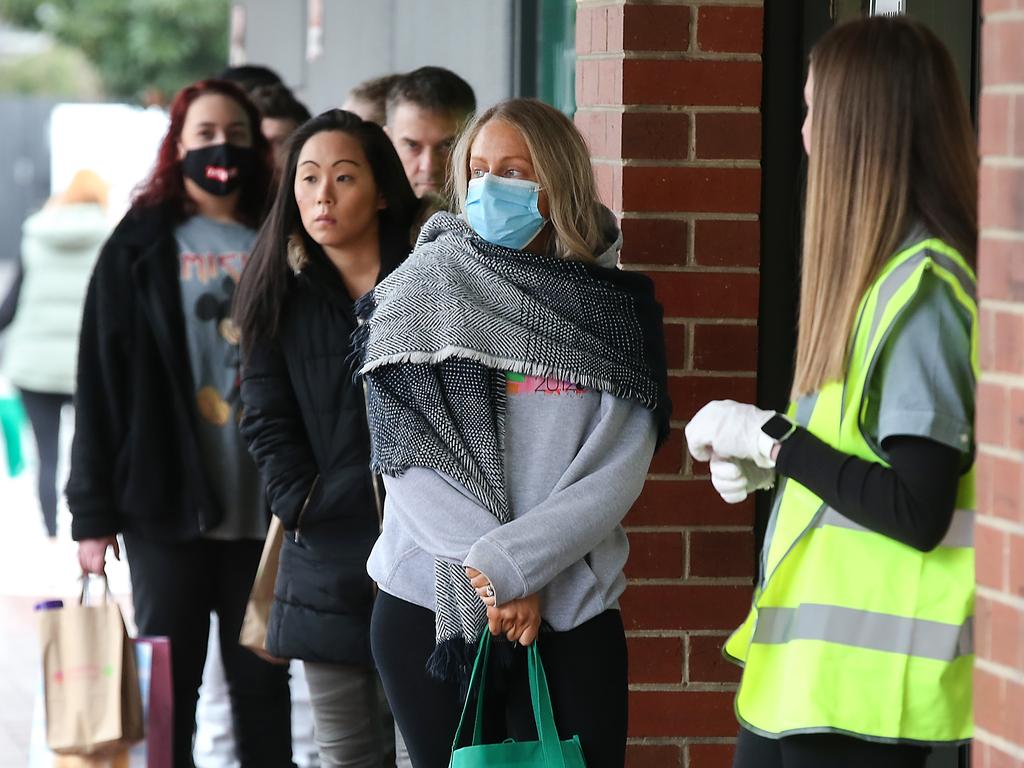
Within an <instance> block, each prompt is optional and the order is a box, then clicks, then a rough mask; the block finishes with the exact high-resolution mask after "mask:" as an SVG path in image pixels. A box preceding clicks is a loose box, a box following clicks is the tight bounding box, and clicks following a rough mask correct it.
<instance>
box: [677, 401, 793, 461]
mask: <svg viewBox="0 0 1024 768" xmlns="http://www.w3.org/2000/svg"><path fill="white" fill-rule="evenodd" d="M774 415H775V412H774V411H762V410H761V409H760V408H756V407H754V406H753V405H747V404H746V403H737V402H735V401H733V400H712V401H711V402H710V403H708V404H707V405H705V406H704V407H703V408H701V409H700V410H699V411H697V414H696V415H695V416H694V417H693V418H692V419H691V420H690V423H689V424H687V425H686V444H687V445H688V446H689V448H690V454H691V455H692V456H693V458H695V459H696V460H697V461H709V460H710V459H711V455H712V454H714V455H716V456H720V457H721V458H723V459H749V460H750V461H752V462H754V463H755V464H757V466H759V467H764V468H765V469H771V468H772V467H774V466H775V462H774V461H772V449H773V448H774V447H775V441H774V440H773V439H772V438H771V437H769V436H768V435H766V434H765V433H764V432H762V431H761V427H762V426H763V425H764V423H765V422H766V421H768V419H770V418H771V417H772V416H774Z"/></svg>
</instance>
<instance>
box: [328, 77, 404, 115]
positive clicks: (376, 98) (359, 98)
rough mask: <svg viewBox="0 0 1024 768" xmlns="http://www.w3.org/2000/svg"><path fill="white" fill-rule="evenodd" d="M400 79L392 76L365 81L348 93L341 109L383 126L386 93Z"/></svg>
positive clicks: (385, 112)
mask: <svg viewBox="0 0 1024 768" xmlns="http://www.w3.org/2000/svg"><path fill="white" fill-rule="evenodd" d="M401 78H402V75H399V74H393V75H384V76H383V77H375V78H373V79H372V80H365V81H363V82H361V83H360V84H359V85H357V86H356V87H355V88H353V89H352V90H351V91H349V92H348V97H347V98H346V99H345V103H344V104H342V105H341V108H342V109H344V110H346V111H348V112H355V113H356V114H357V115H359V116H360V117H361V118H363V120H368V121H369V122H371V123H376V124H377V125H380V126H383V125H384V123H385V121H386V120H387V116H388V111H387V109H388V93H389V92H390V91H391V88H392V86H394V84H395V83H397V82H398V81H399V80H400V79H401Z"/></svg>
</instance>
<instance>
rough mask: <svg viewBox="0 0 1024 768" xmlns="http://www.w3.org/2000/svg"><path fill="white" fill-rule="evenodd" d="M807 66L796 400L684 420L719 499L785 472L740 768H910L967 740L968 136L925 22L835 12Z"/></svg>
mask: <svg viewBox="0 0 1024 768" xmlns="http://www.w3.org/2000/svg"><path fill="white" fill-rule="evenodd" d="M810 63H811V66H810V71H809V74H808V77H807V85H806V88H805V98H806V101H807V109H808V112H807V120H806V122H805V124H804V130H803V139H804V146H805V148H806V150H807V152H808V155H809V158H810V160H809V170H808V186H807V209H806V221H805V226H804V239H803V277H802V289H801V308H800V320H799V343H798V345H797V353H796V372H795V380H794V383H793V389H792V403H791V405H790V407H789V409H788V411H787V413H786V415H781V414H776V413H773V412H769V411H763V410H760V409H758V408H756V407H754V406H752V405H746V404H741V403H735V402H732V401H715V402H712V403H708V404H707V405H706V406H704V408H703V409H701V410H700V412H699V413H697V415H696V416H695V417H694V418H693V420H692V421H691V422H690V423H689V425H688V426H687V429H686V437H687V441H688V444H689V448H690V452H691V453H692V454H693V456H694V457H695V458H696V459H698V460H702V461H707V460H709V459H710V467H711V479H712V482H713V483H714V485H715V488H716V489H717V490H718V492H719V493H720V494H721V496H722V498H723V499H725V500H726V501H727V502H733V503H735V502H739V501H741V500H743V499H744V498H745V497H746V496H747V494H749V493H750V492H752V491H754V490H757V489H766V488H769V487H771V486H772V485H774V486H775V497H774V505H773V509H772V514H771V518H770V522H769V524H768V529H767V533H766V537H765V543H764V549H763V551H762V555H761V567H760V574H761V575H760V579H759V583H758V584H757V586H756V589H755V592H754V600H753V606H752V608H751V611H750V614H749V616H748V617H747V620H746V621H745V622H744V623H743V625H742V626H741V627H740V628H739V629H738V630H736V632H735V633H734V634H733V635H732V636H731V637H730V638H729V640H728V641H727V642H726V645H725V654H726V656H727V657H729V658H730V659H732V660H735V661H736V662H738V663H739V664H741V665H743V667H744V671H743V679H742V683H741V685H740V690H739V692H738V694H737V697H736V713H737V717H738V719H739V721H740V724H741V726H742V727H741V729H740V736H739V739H738V743H737V752H736V762H735V766H736V768H753V767H754V766H756V767H757V768H773V766H782V767H784V768H804V767H805V766H806V767H807V768H810V767H811V766H813V767H814V768H832V767H834V766H858V767H860V766H871V768H885V767H886V766H900V767H901V768H902V767H904V766H923V765H924V764H925V761H926V759H927V756H928V753H929V752H930V750H931V748H932V747H933V746H936V745H951V744H956V743H960V742H964V741H966V740H968V739H969V738H970V736H971V667H972V662H973V650H972V645H971V637H972V632H971V629H972V616H973V613H974V549H973V542H972V537H971V532H972V524H973V510H974V468H973V458H974V438H973V429H972V423H973V414H974V388H975V380H976V378H977V364H978V343H977V316H978V309H977V302H976V298H975V277H974V271H973V263H974V251H975V240H976V236H977V223H976V219H975V195H976V173H977V171H976V163H977V161H976V153H975V148H974V138H973V134H972V131H971V126H970V122H969V119H968V115H967V109H966V105H965V103H964V100H963V97H962V96H961V91H960V87H959V84H958V83H957V78H956V73H955V71H954V67H953V63H952V61H951V60H950V57H949V54H948V52H947V51H946V50H945V48H944V47H943V45H942V44H941V43H940V42H939V40H938V39H937V38H936V37H935V36H934V35H933V34H932V33H931V32H929V31H928V30H927V29H925V28H924V27H923V26H921V25H920V24H917V23H915V22H912V21H908V20H906V19H891V18H872V19H868V20H863V21H857V22H852V23H849V24H846V25H843V26H840V27H837V28H835V29H834V30H832V31H831V32H830V33H829V34H827V35H826V36H825V37H824V38H823V39H822V40H821V42H820V43H819V44H818V45H817V46H816V47H815V49H814V50H813V52H812V54H811V62H810Z"/></svg>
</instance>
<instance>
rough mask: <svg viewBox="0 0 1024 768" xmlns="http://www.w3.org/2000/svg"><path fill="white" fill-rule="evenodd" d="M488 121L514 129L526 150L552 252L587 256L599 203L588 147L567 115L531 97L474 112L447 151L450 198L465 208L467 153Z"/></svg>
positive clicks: (594, 247)
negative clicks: (545, 211)
mask: <svg viewBox="0 0 1024 768" xmlns="http://www.w3.org/2000/svg"><path fill="white" fill-rule="evenodd" d="M491 120H503V121H505V122H506V123H508V124H509V125H511V126H513V127H514V128H516V129H518V130H519V132H520V133H521V134H522V135H523V139H524V140H525V141H526V147H527V149H529V150H530V159H531V161H532V162H533V169H534V171H536V173H537V180H538V181H539V182H540V185H541V187H543V188H544V190H545V191H546V192H547V194H548V206H549V208H550V209H551V225H552V228H553V229H554V237H552V238H551V242H550V245H549V248H550V250H551V251H552V254H553V255H555V256H558V257H560V258H563V259H579V260H581V261H588V260H590V259H593V258H594V254H595V252H596V251H598V250H599V248H600V247H601V244H602V237H603V233H602V231H601V216H602V212H603V207H602V205H601V201H600V198H599V197H598V195H597V184H596V183H595V181H594V169H593V167H592V166H591V164H590V151H589V150H588V149H587V145H586V142H584V140H583V137H582V136H581V135H580V132H579V130H578V129H577V128H576V126H575V125H574V124H573V122H572V120H570V119H569V118H567V117H566V116H565V115H563V114H562V113H561V112H559V111H558V110H557V109H555V108H554V107H552V106H549V105H547V104H545V103H544V102H542V101H537V100H536V99H508V100H507V101H502V102H500V103H499V104H496V105H494V106H493V107H491V108H490V109H488V110H487V111H486V112H484V113H482V114H480V115H479V116H477V117H476V118H475V119H474V120H473V121H472V122H471V123H470V124H469V125H468V126H466V129H465V130H464V131H463V133H462V135H461V136H460V137H459V140H458V143H457V144H456V145H455V149H454V150H452V168H451V179H450V186H451V195H450V197H451V199H453V200H457V201H458V207H459V211H460V212H461V213H462V214H463V215H465V213H466V189H467V187H468V186H469V153H470V150H471V149H472V147H473V142H474V141H475V140H476V137H477V134H479V133H480V129H481V128H483V127H484V126H485V125H486V124H487V123H489V122H490V121H491Z"/></svg>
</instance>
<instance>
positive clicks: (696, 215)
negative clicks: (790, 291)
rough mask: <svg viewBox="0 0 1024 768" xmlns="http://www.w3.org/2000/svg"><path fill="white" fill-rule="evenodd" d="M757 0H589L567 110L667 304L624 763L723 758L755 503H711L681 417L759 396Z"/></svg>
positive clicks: (635, 597) (631, 602)
mask: <svg viewBox="0 0 1024 768" xmlns="http://www.w3.org/2000/svg"><path fill="white" fill-rule="evenodd" d="M761 36H762V9H761V2H760V0H734V1H733V2H716V1H715V0H705V1H704V2H699V1H698V0H676V1H673V0H668V1H667V2H666V1H665V0H662V1H661V2H659V3H658V4H648V3H634V2H625V3H623V2H616V3H609V2H599V1H597V0H583V1H582V2H580V3H579V5H578V15H577V21H576V50H577V55H578V61H577V70H576V71H577V75H576V77H577V79H576V98H577V103H578V104H579V111H578V112H577V114H576V124H577V125H578V126H579V127H580V129H581V130H582V131H583V133H584V135H585V136H586V138H587V140H588V142H589V144H590V147H591V150H592V153H593V155H594V168H595V171H596V175H597V178H598V184H599V187H600V191H601V194H602V198H603V199H604V200H605V202H606V203H607V205H608V206H609V207H610V208H612V209H613V210H614V211H615V213H616V214H617V215H618V216H619V217H620V218H621V223H622V229H623V233H624V236H625V245H624V250H623V253H622V260H623V264H624V265H625V267H626V268H628V269H642V270H643V271H644V272H646V273H648V274H649V275H651V277H652V278H653V279H654V281H655V283H656V285H657V290H658V296H659V299H660V300H661V302H662V303H663V304H664V306H665V314H666V325H665V330H666V337H667V341H668V354H669V367H670V369H671V371H670V374H671V378H670V389H671V393H672V399H673V401H674V403H675V414H674V421H673V430H672V436H671V438H670V440H669V442H668V444H667V445H666V446H664V447H663V448H662V450H661V453H660V454H659V455H658V456H657V457H656V459H655V462H654V465H653V466H652V467H651V472H652V474H651V476H650V478H649V479H648V482H647V486H646V488H645V489H644V493H643V495H642V497H641V498H640V500H639V502H638V503H637V504H636V506H635V507H634V509H633V510H632V511H631V512H630V514H629V516H628V518H627V520H626V523H627V528H628V531H629V536H630V542H631V545H632V554H631V556H630V560H629V564H628V566H627V575H628V576H629V580H630V585H629V588H628V589H627V591H626V594H625V596H624V598H623V601H622V607H623V618H624V620H625V622H626V628H627V634H628V636H629V644H630V680H631V685H630V691H631V693H630V747H629V758H628V765H629V766H630V768H647V767H650V768H687V767H689V768H727V767H728V766H730V765H731V760H732V749H733V748H732V741H733V737H734V736H735V734H736V730H737V724H736V720H735V718H734V716H733V704H732V702H733V696H734V692H735V683H736V681H737V680H738V679H739V673H738V670H737V669H736V668H735V667H733V666H732V665H730V664H727V663H726V662H724V661H723V660H722V659H721V655H720V651H721V646H722V643H723V641H724V640H725V637H726V636H727V633H728V631H729V630H731V629H733V628H734V627H735V626H737V625H738V624H739V622H740V621H741V620H742V619H743V617H744V616H745V614H746V611H747V609H748V607H749V604H750V583H751V576H752V564H753V560H754V553H753V535H752V532H751V526H752V522H753V504H752V503H751V502H750V501H748V502H746V503H744V504H741V505H738V506H733V507H730V506H726V505H725V504H723V503H722V502H721V501H720V500H719V498H718V496H717V494H716V493H715V491H714V489H713V488H712V487H711V483H710V482H709V481H708V478H707V474H706V473H707V465H699V466H697V467H694V466H692V465H691V462H690V461H689V459H688V457H687V455H686V452H685V448H684V444H683V439H682V427H683V426H685V423H686V420H687V419H689V418H690V417H691V416H692V415H693V413H694V411H695V410H696V409H697V408H698V407H699V406H701V405H702V404H703V403H705V402H706V401H708V400H710V399H713V398H727V397H728V398H734V399H737V400H742V401H746V402H753V401H754V399H755V384H756V381H755V375H756V364H757V325H756V323H757V309H758V266H759V263H760V250H759V234H760V229H759V221H758V212H759V209H760V185H761V173H760V163H759V159H760V149H761V115H760V110H759V107H760V103H761V56H760V52H761Z"/></svg>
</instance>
